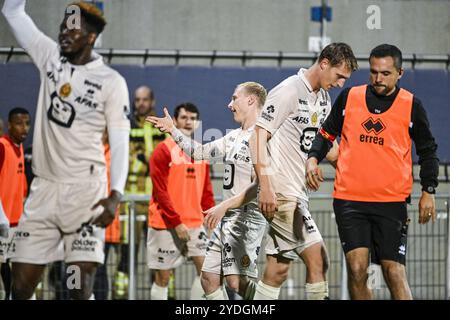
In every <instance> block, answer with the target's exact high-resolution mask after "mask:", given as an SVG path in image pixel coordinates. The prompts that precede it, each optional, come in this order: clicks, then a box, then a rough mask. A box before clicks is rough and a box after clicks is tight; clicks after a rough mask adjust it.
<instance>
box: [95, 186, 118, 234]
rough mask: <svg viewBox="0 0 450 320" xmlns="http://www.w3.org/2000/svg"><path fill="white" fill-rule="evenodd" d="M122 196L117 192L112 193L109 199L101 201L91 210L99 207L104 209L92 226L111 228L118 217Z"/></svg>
mask: <svg viewBox="0 0 450 320" xmlns="http://www.w3.org/2000/svg"><path fill="white" fill-rule="evenodd" d="M120 198H121V194H120V193H119V192H117V191H115V190H113V191H111V193H110V195H109V197H108V198H104V199H101V200H99V201H98V202H97V203H96V204H94V206H93V207H92V208H91V209H92V210H95V209H96V208H97V207H98V206H102V207H103V212H102V213H101V214H100V215H99V216H98V217H97V218H95V219H94V221H92V224H95V225H97V226H99V227H102V228H106V227H107V226H109V225H110V224H111V223H112V222H113V220H114V217H115V216H116V211H117V207H118V206H119V203H120Z"/></svg>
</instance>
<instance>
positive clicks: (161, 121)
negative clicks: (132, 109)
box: [145, 107, 174, 133]
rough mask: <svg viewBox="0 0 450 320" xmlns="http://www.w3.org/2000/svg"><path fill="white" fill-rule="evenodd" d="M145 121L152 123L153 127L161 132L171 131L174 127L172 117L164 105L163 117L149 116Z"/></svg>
mask: <svg viewBox="0 0 450 320" xmlns="http://www.w3.org/2000/svg"><path fill="white" fill-rule="evenodd" d="M145 121H147V122H150V123H151V124H153V125H154V126H155V128H158V129H159V131H161V132H167V133H172V130H173V127H174V125H173V120H172V117H171V116H170V114H169V111H167V108H166V107H164V118H158V117H155V116H149V117H147V118H145Z"/></svg>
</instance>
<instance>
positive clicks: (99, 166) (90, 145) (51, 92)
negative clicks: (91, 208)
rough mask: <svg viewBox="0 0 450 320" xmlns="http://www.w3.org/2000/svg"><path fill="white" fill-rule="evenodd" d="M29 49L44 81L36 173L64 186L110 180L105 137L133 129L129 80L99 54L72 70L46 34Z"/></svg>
mask: <svg viewBox="0 0 450 320" xmlns="http://www.w3.org/2000/svg"><path fill="white" fill-rule="evenodd" d="M25 50H26V51H27V53H28V54H29V55H30V56H31V58H32V60H33V61H34V63H35V64H36V66H37V67H38V69H39V72H40V77H41V86H40V90H39V100H38V103H37V110H36V121H35V127H34V140H33V162H32V163H33V172H34V173H35V174H36V175H37V176H40V177H43V178H46V179H49V180H52V181H58V182H69V183H72V182H81V181H86V180H97V181H98V180H103V181H106V168H105V156H104V146H103V143H102V134H103V132H104V131H105V128H123V129H128V130H129V127H130V124H129V120H128V118H127V115H128V113H129V98H128V88H127V85H126V82H125V80H124V78H123V77H122V76H121V75H120V74H119V73H118V72H116V71H115V70H113V69H111V68H110V67H109V66H107V65H105V64H104V63H103V59H102V58H101V57H100V56H99V55H98V54H96V53H93V60H92V61H91V62H89V63H88V64H86V65H72V64H71V63H69V62H68V61H67V59H66V58H65V57H63V56H61V54H60V51H59V47H58V45H57V44H56V42H54V41H53V40H51V39H50V38H48V37H47V36H45V35H44V34H43V33H42V32H40V33H39V36H38V37H36V39H35V40H34V41H33V43H32V44H30V45H29V46H27V47H26V48H25Z"/></svg>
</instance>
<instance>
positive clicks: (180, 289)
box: [38, 194, 450, 300]
mask: <svg viewBox="0 0 450 320" xmlns="http://www.w3.org/2000/svg"><path fill="white" fill-rule="evenodd" d="M412 198H413V200H417V199H418V198H419V195H413V197H412ZM311 199H313V200H318V199H319V200H328V201H330V200H331V198H330V196H329V195H320V194H315V195H312V197H311ZM124 201H127V202H128V203H129V204H130V205H129V215H128V219H129V220H128V221H129V225H128V228H129V229H128V230H129V235H130V237H129V240H130V243H129V244H130V248H136V245H138V247H137V249H138V250H137V251H136V250H131V249H130V250H128V255H129V256H128V261H129V269H128V276H129V277H128V288H127V294H126V295H125V296H124V297H123V298H126V299H130V300H134V299H139V300H141V299H145V300H147V299H150V288H151V282H152V280H151V272H150V270H148V268H147V263H146V255H147V254H146V232H141V236H140V238H139V241H138V243H136V242H135V241H134V239H135V232H136V228H135V222H136V221H140V220H143V219H145V218H144V217H143V216H138V217H136V216H135V212H134V205H135V203H137V202H143V201H145V202H147V201H148V197H147V196H127V197H126V198H125V199H124ZM449 201H450V194H437V195H436V207H437V221H436V223H434V224H432V223H428V224H427V225H419V224H418V223H417V219H418V211H417V209H416V208H417V206H416V205H414V206H409V210H408V213H409V217H410V219H411V223H410V224H409V230H408V250H407V274H408V281H409V284H410V287H411V290H412V293H413V297H414V298H415V299H449V298H450V295H449V294H450V282H449V275H450V261H449V257H450V251H449V250H450V246H449V224H450V222H449ZM311 214H312V216H313V217H314V219H315V221H316V223H317V226H318V227H319V230H320V231H321V233H322V236H323V238H324V240H325V243H326V246H327V248H328V253H329V257H330V268H329V271H328V282H329V288H330V298H331V299H348V292H347V285H346V283H347V281H346V279H347V275H346V269H345V264H344V258H343V253H342V249H341V245H340V241H339V236H338V232H337V228H336V223H335V221H334V213H333V212H332V211H329V210H327V211H323V210H321V211H315V210H314V207H312V208H311ZM125 217H126V216H125ZM138 231H139V230H138ZM112 248H113V249H112V250H111V249H110V250H109V251H110V253H109V257H108V261H107V270H108V282H109V292H108V293H107V295H106V297H107V298H109V299H111V298H113V294H112V290H111V288H112V287H113V282H114V275H115V273H116V271H117V265H118V259H119V256H120V250H119V248H118V246H113V247H112ZM261 252H262V253H263V252H264V251H263V248H261ZM264 260H265V255H264V254H261V255H260V257H259V272H260V275H261V274H262V271H263V269H264ZM53 270H54V269H53ZM370 270H371V271H370V278H371V285H372V287H373V288H374V298H375V299H390V294H389V291H388V289H387V287H386V285H385V283H384V280H383V276H382V273H381V271H380V270H379V269H377V267H375V266H374V267H371V269H370ZM63 277H64V268H62V267H59V268H57V271H56V272H55V271H52V272H48V271H47V273H46V276H45V280H44V281H43V291H42V293H41V294H40V295H38V296H41V297H42V298H44V299H53V298H55V297H56V298H59V299H64V298H66V297H67V294H64V293H62V292H58V290H61V288H58V287H59V286H58V283H59V282H58V281H60V282H61V283H63V281H61V280H60V279H62V278H63ZM194 277H195V268H194V266H193V264H192V262H189V261H188V262H187V263H185V264H184V265H183V266H181V267H179V268H178V269H177V270H176V271H175V283H174V284H175V292H174V293H173V294H172V295H173V298H176V299H189V293H190V288H191V284H192V281H193V280H194ZM52 278H53V281H50V283H53V285H52V287H50V286H49V284H48V283H49V282H48V280H52ZM58 278H59V280H58ZM55 279H56V280H55ZM304 283H305V267H304V264H303V263H302V262H300V261H296V262H294V263H293V264H292V266H291V270H290V273H289V276H288V279H287V281H286V282H285V284H284V285H283V288H282V290H281V294H280V299H305V292H304Z"/></svg>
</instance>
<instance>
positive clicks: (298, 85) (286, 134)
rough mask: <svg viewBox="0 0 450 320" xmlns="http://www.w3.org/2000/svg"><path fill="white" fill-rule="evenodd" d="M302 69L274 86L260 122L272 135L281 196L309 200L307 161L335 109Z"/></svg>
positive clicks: (276, 183)
mask: <svg viewBox="0 0 450 320" xmlns="http://www.w3.org/2000/svg"><path fill="white" fill-rule="evenodd" d="M305 71H306V69H300V71H299V72H298V74H297V75H294V76H291V77H289V78H287V79H286V80H284V81H283V82H281V83H280V84H278V85H277V86H276V87H275V88H273V89H272V90H271V91H270V92H269V94H268V96H267V99H266V103H265V105H264V109H263V112H262V113H261V117H260V118H259V119H258V121H257V123H256V125H257V126H259V127H261V128H264V129H266V130H267V131H268V132H270V133H271V134H272V138H271V139H270V140H269V143H268V153H269V159H270V164H271V166H270V181H271V183H272V186H273V188H274V191H275V193H276V194H277V195H278V196H281V197H284V198H296V199H302V200H305V201H308V190H307V188H306V184H305V162H306V159H307V157H308V151H309V149H310V148H311V145H312V142H313V140H314V138H315V136H316V133H317V131H318V129H319V127H320V126H321V125H322V123H323V122H324V121H325V118H326V117H327V116H328V114H329V113H330V110H331V99H330V96H329V94H328V93H327V92H326V91H325V90H323V89H320V91H319V92H317V93H314V92H313V90H312V88H311V85H310V84H309V82H308V80H307V79H306V78H305V76H304V72H305Z"/></svg>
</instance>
